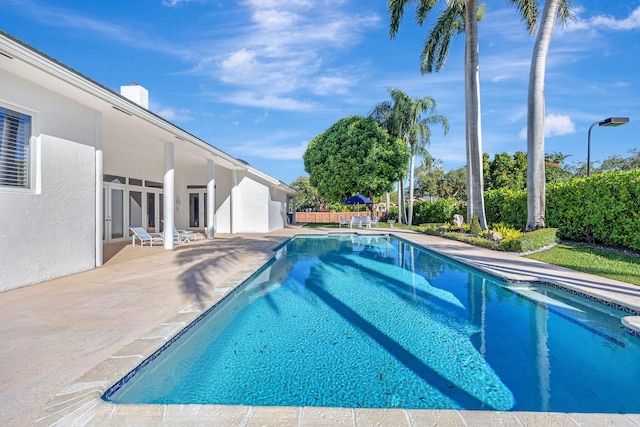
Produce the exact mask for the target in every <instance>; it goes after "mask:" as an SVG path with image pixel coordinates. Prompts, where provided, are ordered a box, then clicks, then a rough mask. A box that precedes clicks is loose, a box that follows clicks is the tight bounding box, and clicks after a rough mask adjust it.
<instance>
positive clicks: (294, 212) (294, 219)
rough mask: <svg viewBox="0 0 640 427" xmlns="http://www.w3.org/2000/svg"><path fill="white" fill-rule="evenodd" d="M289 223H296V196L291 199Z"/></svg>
mask: <svg viewBox="0 0 640 427" xmlns="http://www.w3.org/2000/svg"><path fill="white" fill-rule="evenodd" d="M291 204H292V206H291V224H295V223H296V198H295V197H294V198H293V200H292V201H291Z"/></svg>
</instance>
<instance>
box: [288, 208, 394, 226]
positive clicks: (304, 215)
mask: <svg viewBox="0 0 640 427" xmlns="http://www.w3.org/2000/svg"><path fill="white" fill-rule="evenodd" d="M367 214H368V212H365V211H362V212H296V222H325V223H331V222H333V223H336V224H337V223H339V222H340V217H342V219H344V220H345V221H350V220H351V217H352V216H363V215H367ZM381 216H382V212H379V213H378V218H379V217H381Z"/></svg>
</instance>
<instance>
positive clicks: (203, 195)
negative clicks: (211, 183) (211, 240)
mask: <svg viewBox="0 0 640 427" xmlns="http://www.w3.org/2000/svg"><path fill="white" fill-rule="evenodd" d="M206 226H207V190H206V189H204V190H193V189H190V190H189V228H195V229H201V228H205V227H206Z"/></svg>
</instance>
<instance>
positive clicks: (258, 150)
mask: <svg viewBox="0 0 640 427" xmlns="http://www.w3.org/2000/svg"><path fill="white" fill-rule="evenodd" d="M308 144H309V142H308V141H304V142H300V143H299V144H298V145H294V146H289V145H277V144H275V143H273V142H271V141H261V142H257V143H246V144H244V145H240V146H237V147H236V148H235V149H234V155H235V156H243V155H244V156H247V155H250V156H254V157H260V158H263V159H271V160H300V159H301V158H302V155H303V154H304V152H305V150H306V149H307V145H308Z"/></svg>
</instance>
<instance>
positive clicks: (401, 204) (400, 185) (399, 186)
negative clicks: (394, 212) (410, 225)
mask: <svg viewBox="0 0 640 427" xmlns="http://www.w3.org/2000/svg"><path fill="white" fill-rule="evenodd" d="M402 193H403V190H402V180H400V181H398V224H402V211H403V210H404V208H403V206H404V203H403V202H402Z"/></svg>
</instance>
